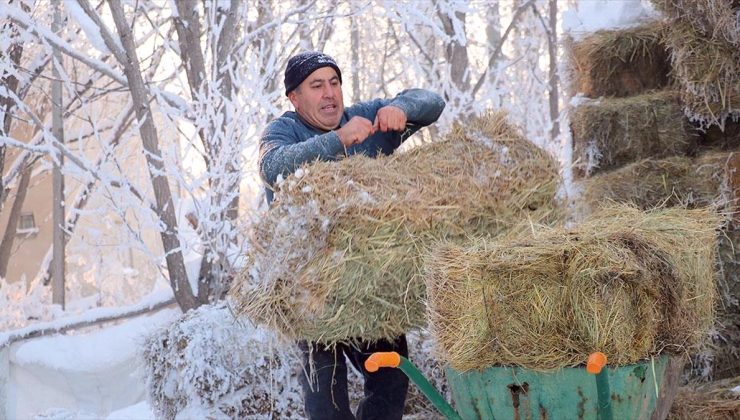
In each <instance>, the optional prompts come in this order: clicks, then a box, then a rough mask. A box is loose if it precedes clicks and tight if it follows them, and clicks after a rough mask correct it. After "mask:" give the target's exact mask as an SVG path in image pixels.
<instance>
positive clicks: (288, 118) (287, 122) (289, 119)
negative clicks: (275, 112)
mask: <svg viewBox="0 0 740 420" xmlns="http://www.w3.org/2000/svg"><path fill="white" fill-rule="evenodd" d="M299 122H300V120H299V119H298V114H296V113H295V112H293V111H286V112H284V113H283V115H281V116H279V117H277V118H275V119H273V120H272V121H270V122H269V123H268V124H267V129H268V130H269V129H270V128H274V127H281V126H292V125H294V124H296V123H299Z"/></svg>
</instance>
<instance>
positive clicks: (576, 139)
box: [568, 21, 696, 178]
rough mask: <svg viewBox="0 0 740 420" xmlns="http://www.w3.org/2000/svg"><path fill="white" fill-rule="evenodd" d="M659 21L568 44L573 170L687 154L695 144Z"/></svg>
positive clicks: (581, 172)
mask: <svg viewBox="0 0 740 420" xmlns="http://www.w3.org/2000/svg"><path fill="white" fill-rule="evenodd" d="M663 32H664V25H663V24H662V22H660V21H651V22H646V23H644V24H642V25H639V26H635V27H633V28H627V29H623V30H601V31H597V32H594V33H593V34H590V35H588V36H586V37H584V38H583V39H581V40H579V41H570V42H569V43H568V53H569V54H568V56H569V63H570V75H569V79H570V81H571V83H570V91H571V93H572V94H573V95H576V94H581V95H583V96H585V98H587V99H585V100H582V101H581V105H580V106H578V107H576V108H575V109H574V110H573V111H572V112H571V116H570V121H571V131H572V134H573V161H574V162H575V168H574V169H575V174H576V175H577V176H579V177H580V178H584V177H590V176H592V175H594V174H597V173H600V172H604V171H606V170H610V169H614V168H617V167H619V166H623V165H624V164H626V163H629V162H631V161H634V160H638V159H644V158H649V157H665V156H670V155H672V154H686V153H687V152H689V151H690V150H691V149H692V145H693V144H694V143H695V142H696V136H695V134H694V132H693V130H692V129H691V126H690V124H689V122H688V119H687V118H684V117H683V116H682V115H681V114H682V112H681V104H680V102H679V98H680V93H679V92H677V91H675V90H674V89H673V88H672V87H671V82H672V80H671V78H670V77H669V74H670V62H669V58H668V51H667V49H666V47H665V45H664V44H663V42H662V38H663Z"/></svg>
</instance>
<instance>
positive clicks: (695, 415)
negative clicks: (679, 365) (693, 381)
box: [668, 377, 740, 420]
mask: <svg viewBox="0 0 740 420" xmlns="http://www.w3.org/2000/svg"><path fill="white" fill-rule="evenodd" d="M739 386H740V377H735V378H732V379H728V380H723V381H717V382H714V383H709V384H702V385H698V386H697V385H694V386H685V387H681V388H680V389H679V391H678V395H677V396H676V399H675V400H674V401H673V406H672V407H671V411H670V413H669V414H668V420H696V419H703V420H737V419H738V418H740V393H738V392H737V391H733V389H735V388H736V387H739Z"/></svg>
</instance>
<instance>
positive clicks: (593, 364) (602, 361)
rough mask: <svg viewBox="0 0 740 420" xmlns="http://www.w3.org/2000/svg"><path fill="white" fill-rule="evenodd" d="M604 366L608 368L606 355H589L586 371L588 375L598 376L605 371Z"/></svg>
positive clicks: (599, 353)
mask: <svg viewBox="0 0 740 420" xmlns="http://www.w3.org/2000/svg"><path fill="white" fill-rule="evenodd" d="M604 366H606V355H605V354H604V353H602V352H600V351H597V352H596V353H591V354H589V355H588V360H587V361H586V371H587V372H588V373H592V374H594V375H597V374H599V373H600V372H601V369H604Z"/></svg>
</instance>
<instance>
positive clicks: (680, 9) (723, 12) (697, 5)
mask: <svg viewBox="0 0 740 420" xmlns="http://www.w3.org/2000/svg"><path fill="white" fill-rule="evenodd" d="M652 3H653V4H654V5H655V6H656V8H657V9H658V10H660V11H662V12H663V13H665V14H666V15H667V16H668V18H669V19H670V21H671V22H680V21H683V22H687V23H689V24H690V25H691V27H692V29H693V30H694V31H696V32H698V33H700V34H701V35H702V36H705V37H708V38H710V39H717V40H722V41H725V42H728V43H731V44H734V45H737V46H738V47H740V19H738V14H739V13H740V1H738V0H700V1H697V0H652Z"/></svg>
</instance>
